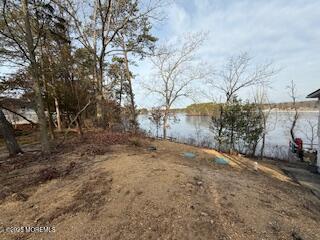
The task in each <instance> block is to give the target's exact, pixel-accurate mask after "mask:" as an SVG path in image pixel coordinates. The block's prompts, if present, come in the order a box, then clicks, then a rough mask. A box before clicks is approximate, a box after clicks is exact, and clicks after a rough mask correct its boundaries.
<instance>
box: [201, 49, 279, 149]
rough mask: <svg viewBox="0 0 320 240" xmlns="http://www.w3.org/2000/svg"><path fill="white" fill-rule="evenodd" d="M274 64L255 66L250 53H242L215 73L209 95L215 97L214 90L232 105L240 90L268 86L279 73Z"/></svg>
mask: <svg viewBox="0 0 320 240" xmlns="http://www.w3.org/2000/svg"><path fill="white" fill-rule="evenodd" d="M277 71H278V70H275V69H274V67H273V63H272V62H270V63H264V64H261V65H255V64H254V62H253V59H252V58H251V57H250V56H249V55H248V53H241V54H240V55H238V56H233V57H231V58H230V59H229V60H228V62H227V63H226V65H225V66H224V67H223V69H222V70H221V71H219V72H216V73H214V75H213V77H212V78H209V79H208V80H207V84H208V89H209V91H211V94H210V92H209V94H208V95H213V94H214V92H212V90H213V89H217V90H219V91H221V92H222V94H223V96H224V98H225V104H228V103H230V102H231V101H233V99H235V98H236V97H237V94H238V92H239V91H240V90H242V89H244V88H248V87H252V86H259V85H260V86H262V85H264V86H267V85H268V84H269V80H270V78H271V77H272V76H274V75H275V74H276V73H277ZM219 114H220V118H221V119H223V116H224V106H223V105H222V104H221V105H220V111H219ZM223 128H224V122H223V121H220V127H218V129H217V135H218V137H217V140H218V148H219V149H220V148H221V144H222V131H223Z"/></svg>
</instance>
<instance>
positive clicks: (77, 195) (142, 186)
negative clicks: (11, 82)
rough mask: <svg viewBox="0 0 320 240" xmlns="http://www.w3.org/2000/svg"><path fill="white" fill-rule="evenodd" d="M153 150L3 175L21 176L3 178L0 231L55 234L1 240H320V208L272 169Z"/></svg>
mask: <svg viewBox="0 0 320 240" xmlns="http://www.w3.org/2000/svg"><path fill="white" fill-rule="evenodd" d="M149 144H150V143H144V144H142V145H141V146H133V145H132V144H129V145H114V146H110V147H107V148H105V149H103V151H101V149H100V150H99V151H98V150H97V149H94V148H93V146H92V145H90V144H81V145H80V144H79V146H76V147H75V148H74V149H73V150H72V151H69V152H68V153H65V152H62V153H59V154H57V156H56V157H54V158H52V159H49V160H45V161H42V162H41V163H38V162H33V163H32V161H26V163H25V165H24V166H19V167H17V168H16V169H13V170H11V169H10V170H8V169H7V170H6V171H7V176H14V175H16V176H17V177H14V178H12V179H11V180H10V179H8V178H6V176H5V175H3V174H2V175H0V177H1V179H0V181H1V183H0V184H1V185H2V186H1V187H2V189H6V190H7V193H8V192H9V194H6V195H4V194H5V191H2V195H3V196H4V197H3V198H2V200H1V201H0V214H1V217H0V226H1V225H2V226H53V227H55V232H54V233H33V234H22V233H20V234H11V233H6V234H5V233H0V239H41V238H42V239H70V240H72V239H248V240H250V239H320V231H319V223H320V201H319V200H318V199H317V198H316V197H315V196H313V195H312V194H311V193H310V191H308V190H307V189H305V188H303V187H301V186H300V185H297V184H296V183H295V182H294V181H292V180H291V179H290V178H288V177H287V176H286V175H284V174H283V172H282V171H281V170H280V169H279V168H277V167H276V166H274V165H270V164H267V163H264V164H261V165H260V169H259V171H258V172H255V171H254V170H253V169H252V162H251V161H250V160H248V159H245V158H241V157H230V161H231V164H230V165H229V166H222V165H217V164H215V163H213V162H212V161H211V160H212V158H213V157H214V156H215V155H219V153H217V152H214V151H210V150H205V149H197V148H193V147H190V146H185V145H182V144H176V143H170V142H160V141H157V142H152V143H151V144H153V145H155V146H156V147H157V150H156V151H151V152H150V151H148V150H147V146H148V145H149ZM134 145H137V144H134ZM186 151H192V152H194V153H196V154H197V157H196V158H195V159H187V158H185V157H183V156H182V153H183V152H186ZM88 153H90V154H88ZM96 153H98V154H96ZM29 160H30V159H29ZM52 167H55V168H54V170H52ZM43 169H46V170H47V172H44V171H43ZM48 169H49V170H48ZM50 169H51V170H50ZM31 172H34V173H35V174H32V175H31V176H32V177H31V176H30V174H29V175H26V176H24V175H23V174H28V173H31ZM39 173H41V174H42V175H39ZM39 176H40V177H42V178H41V179H40V180H41V181H40V182H42V183H39ZM0 199H1V198H0ZM1 235H3V237H4V238H3V237H2V236H1Z"/></svg>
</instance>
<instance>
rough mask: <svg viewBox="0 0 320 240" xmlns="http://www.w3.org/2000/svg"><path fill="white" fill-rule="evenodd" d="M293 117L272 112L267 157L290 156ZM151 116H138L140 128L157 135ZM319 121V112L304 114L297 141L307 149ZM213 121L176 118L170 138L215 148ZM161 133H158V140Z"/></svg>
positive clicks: (170, 130) (269, 120)
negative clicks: (289, 145) (302, 142)
mask: <svg viewBox="0 0 320 240" xmlns="http://www.w3.org/2000/svg"><path fill="white" fill-rule="evenodd" d="M292 116H293V113H289V112H272V113H271V114H270V117H269V119H268V129H267V131H268V133H267V136H266V148H265V155H266V156H268V157H278V158H281V157H283V156H285V155H286V154H287V151H288V144H289V139H290V137H289V136H290V132H289V131H290V121H291V120H290V119H292ZM148 117H149V116H148V115H141V116H139V122H140V126H141V128H143V129H144V130H146V131H147V132H149V134H150V135H153V136H155V135H156V128H155V126H154V124H152V122H151V121H150V120H149V119H148ZM317 121H318V113H317V112H301V113H300V116H299V120H298V123H297V127H296V131H295V132H296V137H300V138H302V139H303V141H304V144H305V147H308V144H310V137H311V135H312V133H311V132H312V131H311V127H310V124H311V125H315V124H316V123H317ZM209 125H210V117H208V116H187V115H185V114H177V115H176V120H173V119H172V120H170V127H169V128H168V130H167V131H168V136H169V137H174V138H176V139H177V140H178V141H180V142H185V143H190V144H198V145H199V144H204V145H208V147H214V144H215V142H214V137H213V134H212V132H211V131H210V129H209ZM316 133H317V132H316V129H315V132H314V137H315V139H314V143H315V144H317V136H316ZM161 135H162V130H161V129H160V131H159V136H161Z"/></svg>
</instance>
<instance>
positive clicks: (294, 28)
mask: <svg viewBox="0 0 320 240" xmlns="http://www.w3.org/2000/svg"><path fill="white" fill-rule="evenodd" d="M166 11H167V14H168V19H167V21H166V22H165V23H164V24H162V25H161V29H160V31H156V34H160V36H159V37H160V39H161V41H164V40H168V39H170V38H176V37H177V36H178V35H182V34H184V33H186V32H191V31H192V32H197V31H209V32H210V34H209V35H208V39H207V42H206V44H205V45H204V46H203V48H202V49H201V56H202V58H203V59H204V60H206V61H208V62H211V63H212V64H213V65H216V66H219V65H221V64H222V63H223V60H225V59H226V58H227V57H229V56H231V55H234V54H237V53H239V52H241V51H248V52H249V53H250V54H251V55H253V56H254V57H255V59H256V61H257V62H261V61H265V60H270V59H272V60H274V61H275V62H276V63H277V64H278V66H281V67H283V70H282V71H281V73H280V74H278V75H277V76H276V77H275V79H274V84H273V90H272V91H270V93H271V94H272V96H271V99H272V100H273V101H285V100H288V98H287V97H286V94H285V93H284V91H285V90H284V86H285V85H287V84H288V83H289V81H291V80H294V81H295V82H296V83H297V86H298V87H300V88H299V89H298V91H299V92H300V94H301V96H302V97H303V96H305V95H306V94H308V93H309V92H312V91H313V90H315V89H317V88H320V68H319V66H320V55H319V52H320V28H319V25H320V14H319V13H320V1H318V0H291V1H290V0H233V1H231V0H229V1H226V0H211V1H210V0H189V1H185V0H178V1H175V2H174V4H172V5H171V6H170V7H168V9H167V10H166ZM140 70H141V69H140ZM148 72H149V69H148V70H146V69H144V70H141V71H140V74H141V75H144V76H146V75H148ZM140 103H143V102H141V101H140Z"/></svg>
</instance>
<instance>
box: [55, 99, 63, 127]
mask: <svg viewBox="0 0 320 240" xmlns="http://www.w3.org/2000/svg"><path fill="white" fill-rule="evenodd" d="M54 105H55V107H56V114H57V125H58V126H57V130H58V132H61V131H62V123H61V113H60V106H59V101H58V98H54Z"/></svg>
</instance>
